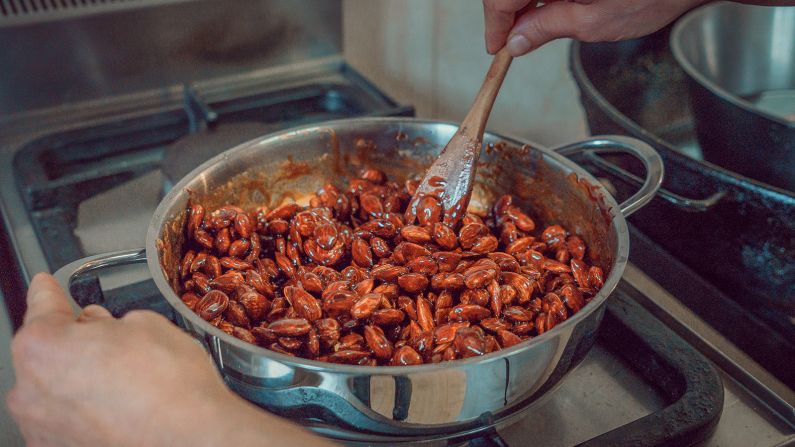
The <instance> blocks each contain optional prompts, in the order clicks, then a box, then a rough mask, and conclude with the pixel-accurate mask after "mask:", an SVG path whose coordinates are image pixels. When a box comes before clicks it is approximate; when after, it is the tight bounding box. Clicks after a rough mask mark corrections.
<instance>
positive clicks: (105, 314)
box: [77, 304, 113, 322]
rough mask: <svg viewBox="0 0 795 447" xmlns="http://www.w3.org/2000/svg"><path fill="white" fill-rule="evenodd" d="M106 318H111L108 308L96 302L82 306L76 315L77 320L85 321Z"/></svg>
mask: <svg viewBox="0 0 795 447" xmlns="http://www.w3.org/2000/svg"><path fill="white" fill-rule="evenodd" d="M106 318H113V315H111V314H110V311H108V309H105V308H104V307H102V306H99V305H96V304H90V305H88V306H86V307H84V308H83V310H82V311H81V312H80V315H78V316H77V321H79V322H85V321H94V320H102V319H106Z"/></svg>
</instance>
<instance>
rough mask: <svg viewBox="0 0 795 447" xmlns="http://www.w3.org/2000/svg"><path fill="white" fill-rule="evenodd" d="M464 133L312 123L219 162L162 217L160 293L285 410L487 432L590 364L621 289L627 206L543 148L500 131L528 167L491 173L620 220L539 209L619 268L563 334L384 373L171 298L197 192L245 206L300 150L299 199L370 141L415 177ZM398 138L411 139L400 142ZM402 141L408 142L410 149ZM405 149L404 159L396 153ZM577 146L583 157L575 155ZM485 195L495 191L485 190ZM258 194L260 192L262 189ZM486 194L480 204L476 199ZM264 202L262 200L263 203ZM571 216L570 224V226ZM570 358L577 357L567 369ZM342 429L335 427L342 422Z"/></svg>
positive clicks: (450, 128)
mask: <svg viewBox="0 0 795 447" xmlns="http://www.w3.org/2000/svg"><path fill="white" fill-rule="evenodd" d="M455 131H456V126H455V125H452V124H446V123H437V122H428V121H419V120H407V119H386V118H382V119H374V118H370V119H356V120H345V121H335V122H329V123H324V124H322V125H318V126H307V127H304V128H299V129H296V130H292V131H288V132H282V133H277V134H272V135H270V136H267V137H264V138H262V139H258V140H255V141H252V142H249V143H246V144H243V145H241V146H238V147H236V148H234V149H231V150H229V151H227V152H225V153H223V154H220V155H219V156H216V157H215V158H213V159H211V160H209V161H207V162H206V163H204V164H203V165H202V166H200V167H199V168H197V169H196V170H195V171H193V172H192V173H191V174H189V175H188V176H186V177H185V178H184V179H183V180H182V181H180V182H179V183H178V184H177V185H176V186H175V188H174V189H173V190H172V191H171V192H169V194H168V195H167V196H166V197H165V198H164V199H163V201H162V202H161V204H160V206H159V207H158V209H157V210H156V211H155V214H154V216H153V218H152V221H151V224H150V227H149V231H148V236H147V248H146V253H147V259H148V264H149V269H150V272H151V273H152V275H153V277H154V280H155V283H156V284H157V286H158V289H159V290H160V292H161V293H162V294H163V295H164V296H165V298H166V300H167V301H168V302H169V303H170V304H171V306H172V307H173V308H174V309H176V310H177V312H178V314H179V317H178V320H179V321H180V323H181V325H182V326H183V327H185V328H186V329H187V330H188V331H189V332H191V333H192V334H194V336H196V337H197V338H198V339H200V340H204V342H205V345H206V346H207V347H208V349H209V350H210V351H211V352H212V354H213V357H214V358H215V360H216V363H217V365H218V367H219V369H220V370H221V372H222V374H223V375H224V376H225V378H226V379H227V382H228V383H229V384H230V386H231V387H232V388H233V389H235V390H236V391H238V392H239V393H241V394H242V395H244V396H245V397H247V398H249V399H250V400H253V401H255V402H257V403H260V404H262V405H265V406H266V407H269V408H271V409H274V410H277V411H288V410H291V409H292V408H293V407H296V406H305V402H306V400H305V399H307V397H306V396H307V395H312V396H314V398H312V401H313V403H314V404H315V405H316V406H325V407H326V408H327V409H328V410H329V411H330V412H331V413H332V414H336V415H337V416H338V417H339V418H340V419H341V420H340V421H336V424H340V423H341V422H342V421H344V422H345V423H347V424H349V426H353V428H354V429H358V430H363V429H364V430H370V431H374V432H380V433H382V434H392V435H398V434H399V435H405V434H408V433H412V432H414V433H419V432H421V433H433V432H435V433H446V432H447V433H449V432H456V431H461V430H465V429H467V428H471V427H478V426H482V425H483V424H482V423H480V422H479V421H478V418H479V417H480V416H481V415H482V414H484V413H486V412H491V413H493V414H494V416H495V418H496V419H497V420H499V419H500V418H501V417H504V416H506V415H509V414H510V413H511V412H512V410H515V409H516V408H523V407H525V406H527V405H528V404H530V403H532V402H534V401H536V400H537V399H538V398H539V397H540V395H543V393H544V391H546V390H548V389H549V388H551V387H553V386H554V385H555V384H556V383H557V382H558V381H559V380H560V379H561V378H562V377H563V376H564V375H565V374H566V372H568V371H569V370H570V369H571V368H573V367H574V366H576V365H577V364H578V363H579V362H580V361H581V358H576V357H572V353H573V352H574V351H575V350H576V351H578V352H585V351H587V348H588V347H590V345H592V344H593V342H594V335H595V331H596V329H597V327H598V325H599V322H600V321H601V316H602V314H603V311H604V303H605V299H606V298H607V296H608V295H609V293H610V291H612V289H613V288H614V287H615V285H616V284H617V282H618V280H619V278H620V276H621V272H622V271H623V267H624V265H625V263H626V258H627V253H628V236H627V230H626V224H625V222H624V219H623V216H622V215H621V214H620V211H619V209H620V207H619V206H618V205H617V204H616V203H615V202H614V201H613V199H612V198H611V197H610V196H609V194H607V193H606V191H605V190H604V189H603V188H602V187H601V186H600V185H599V184H598V182H596V180H594V179H593V178H592V177H590V175H589V174H587V173H586V172H585V171H583V170H582V169H580V168H579V167H577V166H576V165H575V164H574V163H572V162H570V161H568V160H567V159H566V158H564V157H562V156H560V155H557V154H555V153H554V152H551V151H548V150H545V149H540V148H536V147H531V148H530V149H529V151H530V152H527V153H524V154H522V153H521V152H520V151H519V149H518V148H519V147H520V146H523V143H522V142H519V141H515V140H510V139H504V138H501V137H499V136H496V135H493V134H489V135H487V136H486V137H485V138H484V143H485V144H493V143H497V142H500V141H504V142H506V143H507V144H508V145H509V146H516V149H514V150H513V151H515V154H514V156H521V157H522V161H521V162H520V163H517V161H518V160H512V159H513V156H510V155H511V153H509V152H506V153H503V154H500V155H499V156H495V155H494V154H493V153H492V154H490V155H487V156H486V157H485V162H486V163H487V165H489V164H490V165H492V166H491V167H492V168H493V169H499V168H501V167H502V168H507V169H510V170H511V171H513V172H517V171H518V172H520V175H524V176H525V177H523V178H526V179H528V178H529V179H530V183H529V185H525V187H526V188H527V187H529V188H531V190H532V192H535V193H536V194H530V196H531V197H535V198H536V199H538V196H539V194H537V193H538V192H539V191H543V190H547V191H555V192H556V193H557V194H559V195H563V196H566V197H567V198H568V200H567V209H569V208H571V209H577V208H578V207H579V208H580V210H579V211H580V213H581V214H582V216H578V218H583V217H584V216H585V215H586V214H592V213H594V212H595V213H596V214H597V215H599V216H600V217H602V216H604V215H609V216H610V219H609V222H607V221H605V220H604V218H601V219H598V218H597V219H595V220H596V221H597V222H594V221H593V220H594V219H592V220H591V222H589V223H588V224H583V222H577V221H575V220H572V219H573V218H572V217H571V216H565V215H563V213H562V212H561V211H560V210H557V211H558V212H557V214H556V213H555V211H556V210H554V209H551V208H549V207H546V206H545V205H543V204H541V203H539V202H536V203H534V205H535V206H536V209H537V210H539V212H542V214H544V213H546V215H547V216H549V215H550V214H551V215H553V216H555V217H556V218H557V219H559V221H561V222H562V223H564V224H566V225H567V226H568V227H570V228H572V229H573V230H574V231H576V232H578V233H579V234H583V236H584V237H585V238H586V240H587V241H588V242H589V243H590V246H591V253H592V256H593V257H595V258H596V259H599V258H601V262H602V263H603V264H604V265H603V268H605V269H606V271H609V274H608V277H607V280H606V282H605V286H604V288H603V289H602V291H600V293H599V294H598V295H597V296H596V297H595V298H594V299H593V300H592V301H591V303H589V305H588V306H586V308H584V309H583V310H582V311H580V312H579V313H577V314H575V315H574V316H572V317H571V318H570V319H568V320H567V321H566V322H564V323H562V324H560V325H558V326H557V327H555V329H554V330H551V331H549V332H547V333H545V334H543V335H541V336H538V337H536V338H534V339H533V340H531V341H528V342H526V343H523V344H521V345H518V346H516V347H513V348H510V349H506V350H503V351H500V352H499V353H494V354H491V355H487V356H484V357H481V358H476V359H468V360H461V361H457V362H453V363H449V364H437V365H422V366H413V367H402V368H401V367H379V368H378V369H377V370H375V371H374V370H371V369H368V368H362V367H355V366H347V365H331V364H327V363H321V362H315V361H311V360H305V359H295V358H291V357H287V356H283V355H280V354H278V353H275V352H272V351H268V350H265V349H263V348H259V347H256V346H253V345H250V344H248V343H245V342H242V341H240V340H238V339H236V338H234V337H231V336H229V335H227V334H225V333H224V332H222V331H220V330H218V329H217V328H215V327H214V326H212V325H210V324H208V323H207V322H205V321H204V320H202V319H201V318H199V317H198V316H197V315H195V314H194V313H193V312H191V311H190V310H189V309H188V308H187V307H185V305H184V304H183V303H182V301H181V300H180V299H179V297H178V296H177V295H176V293H174V291H173V290H172V287H173V286H174V284H173V283H172V282H171V280H170V279H169V278H173V273H174V272H173V269H174V265H175V264H176V262H175V259H174V256H177V257H178V256H179V253H180V239H181V232H180V231H178V230H177V231H176V232H175V230H172V228H182V227H181V225H180V224H179V222H180V219H182V218H183V217H184V209H185V206H186V203H187V200H188V193H187V191H188V190H190V191H192V194H193V197H194V199H195V200H200V201H202V202H207V201H210V203H212V201H213V200H215V201H219V200H227V199H228V198H229V197H234V198H235V199H237V200H241V201H243V202H245V200H246V196H247V195H248V194H249V193H246V191H245V189H243V188H241V187H240V186H239V185H242V184H245V182H247V181H250V180H251V179H253V178H256V176H261V175H262V174H263V173H265V175H266V176H269V177H273V173H274V172H276V171H275V170H278V168H277V166H279V164H281V163H283V162H284V160H285V155H284V154H285V153H290V154H291V155H292V157H293V161H291V163H293V162H299V163H309V162H310V161H314V162H315V163H316V166H315V172H313V175H312V176H311V177H310V178H306V179H300V180H299V181H298V182H287V185H279V186H280V187H281V188H287V189H289V190H290V191H292V192H291V195H292V196H293V197H295V192H296V191H301V192H304V193H311V192H312V191H314V190H315V189H316V188H317V187H318V186H320V185H321V184H322V183H323V182H325V181H330V180H332V179H334V178H339V175H340V174H342V173H341V172H336V173H335V172H333V170H334V169H344V170H345V173H347V174H353V173H354V172H355V170H356V169H358V168H357V167H356V166H344V167H343V166H340V164H341V160H342V159H341V158H339V157H343V158H345V157H346V156H349V157H355V153H354V148H355V147H356V144H355V143H354V142H355V141H356V140H359V139H365V140H371V141H373V142H374V144H375V146H374V147H375V148H378V149H379V150H377V151H375V152H374V153H370V154H368V161H367V163H368V164H369V163H372V164H375V165H376V166H380V167H382V168H384V169H386V170H387V172H388V173H389V170H390V169H391V170H394V169H396V168H398V167H399V166H400V165H401V164H403V165H404V166H403V168H404V169H407V170H408V171H410V172H411V171H414V172H416V169H417V168H416V163H417V161H418V160H420V161H423V160H424V161H426V162H427V159H428V158H429V157H430V156H432V155H433V154H434V153H438V151H439V150H440V149H441V147H442V145H443V144H444V143H446V142H447V141H448V140H449V137H450V135H452V134H453V133H454V132H455ZM398 134H401V135H404V136H405V137H406V138H401V139H398V138H395V137H396V136H397V135H398ZM399 140H403V141H405V143H403V144H402V145H401V143H400V141H399ZM629 143H630V140H622V141H621V142H620V143H618V144H619V145H626V144H629ZM590 144H591V143H586V144H585V145H584V147H586V148H587V147H590V146H589V145H590ZM601 144H602V145H604V144H606V140H605V139H603V140H601ZM329 145H331V151H329ZM396 145H397V146H398V148H397V150H396V154H397V156H396V155H395V154H394V153H391V152H393V151H390V149H392V148H393V147H394V146H396ZM566 150H567V151H568V152H574V151H575V150H576V147H574V146H572V147H568V148H567V149H566ZM513 151H512V152H513ZM635 153H638V154H642V155H643V156H644V157H645V158H644V161H645V162H646V163H647V164H648V166H649V176H650V177H651V178H652V179H653V180H652V181H651V185H652V186H650V187H648V188H647V189H646V191H645V193H646V194H647V195H653V194H654V192H655V191H656V187H657V186H658V185H659V182H660V180H661V175H662V166H661V164H660V163H659V159H656V160H655V159H654V155H655V154H654V153H653V151H651V152H648V151H646V150H637V151H635ZM335 154H336V155H335ZM346 154H347V155H346ZM379 154H386V156H385V157H386V158H384V159H383V160H382V161H381V162H380V163H379V162H378V161H373V160H374V159H375V160H377V159H378V156H379ZM382 156H383V155H382ZM334 157H337V159H336V160H335V159H334ZM387 160H388V161H387ZM318 161H320V164H319V165H317V162H318ZM386 163H388V165H387V164H386ZM354 164H356V163H354ZM517 168H518V169H517ZM324 169H325V170H324ZM482 172H483V171H482ZM542 173H543V175H542ZM570 174H575V175H576V177H575V179H576V178H578V179H579V180H578V181H576V182H573V183H572V177H571V176H570ZM252 175H253V176H254V177H252ZM536 176H537V178H534V177H536ZM324 177H326V178H325V179H324ZM480 181H481V182H482V181H483V180H482V179H480ZM509 181H510V180H509ZM583 182H584V183H583ZM586 185H590V186H588V187H586V188H585V190H583V189H580V188H578V186H586ZM270 186H271V189H269V193H270V194H276V193H277V192H278V190H277V189H274V188H272V187H273V185H270ZM512 186H513V188H516V187H519V185H518V184H517V185H494V184H493V185H490V187H491V188H494V191H492V194H500V193H501V191H506V190H511V191H512V192H513V193H515V194H518V193H517V192H516V191H515V190H514V189H512ZM219 190H220V191H219ZM479 194H480V195H481V196H482V195H484V194H488V193H487V192H485V191H481V192H480V193H479ZM252 195H255V196H256V193H253V194H252ZM475 196H476V197H478V192H477V191H476V194H475ZM591 197H601V201H600V203H598V204H595V203H594V201H593V199H592V198H591ZM647 199H648V197H633V199H632V202H631V203H629V204H628V206H630V207H636V206H637V205H638V203H641V202H643V201H644V200H647ZM254 200H256V199H254ZM259 200H262V199H261V196H260V199H259ZM277 202H278V200H277ZM594 205H596V207H594ZM584 209H587V210H590V211H588V212H586V211H583V210H584ZM567 219H568V220H569V222H566V221H567ZM589 225H590V226H593V228H591V227H589ZM605 227H609V228H605ZM596 234H599V235H600V237H601V238H604V239H605V240H603V241H601V244H600V243H599V241H595V240H593V239H594V237H597V236H596ZM589 239H590V240H589ZM605 243H606V244H607V245H606V246H605ZM135 256H136V254H135V253H126V254H117V255H116V258H117V259H120V260H130V259H132V258H131V257H135ZM91 262H92V264H91V265H93V266H98V265H99V264H101V263H102V262H107V261H100V260H99V259H93V260H92V261H91ZM78 264H80V263H79V262H76V263H74V264H71V265H70V266H68V268H69V269H74V268H75V267H76V265H78ZM161 266H163V267H161ZM81 268H82V269H85V268H87V267H80V266H79V265H78V266H77V269H81ZM89 268H90V267H89ZM65 270H66V269H65ZM57 275H58V276H59V278H61V280H62V281H63V283H64V285H65V286H66V288H67V289H68V283H69V280H68V279H67V278H71V277H72V272H71V271H69V270H66V271H59V272H57ZM583 348H585V349H583ZM562 358H565V359H566V361H565V362H563V363H560V362H561V359H562ZM362 387H364V388H366V389H367V390H368V391H367V393H366V394H367V396H366V397H365V396H363V395H362ZM398 388H402V392H404V393H408V395H407V396H406V399H407V401H405V402H397V401H396V398H395V393H396V391H399V390H398ZM484 396H489V398H484ZM400 407H404V408H406V409H408V411H407V413H406V414H403V415H402V416H401V411H400ZM332 425H335V423H334V422H332ZM348 428H350V427H348ZM345 431H346V430H345V429H340V430H337V431H335V435H337V436H340V437H344V436H345Z"/></svg>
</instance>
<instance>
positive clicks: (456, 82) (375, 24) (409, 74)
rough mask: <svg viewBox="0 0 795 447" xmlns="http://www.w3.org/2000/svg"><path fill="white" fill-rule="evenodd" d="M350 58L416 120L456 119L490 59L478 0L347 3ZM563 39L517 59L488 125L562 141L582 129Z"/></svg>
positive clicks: (535, 138)
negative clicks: (414, 113) (406, 105)
mask: <svg viewBox="0 0 795 447" xmlns="http://www.w3.org/2000/svg"><path fill="white" fill-rule="evenodd" d="M343 17H344V19H343V32H344V40H343V42H344V49H345V57H346V58H347V60H348V61H349V62H350V63H351V64H352V65H353V66H354V67H356V68H357V69H359V70H360V71H361V72H362V73H364V74H365V75H366V76H367V77H369V78H370V79H372V80H373V81H374V82H375V83H376V84H378V85H379V86H380V87H381V88H383V89H385V90H386V91H387V92H388V93H389V94H390V95H392V96H393V97H394V98H395V99H396V100H398V101H399V102H402V103H411V104H413V105H414V106H415V107H416V108H417V115H418V116H420V117H428V118H439V119H448V120H457V121H460V120H461V119H462V118H463V116H464V115H465V114H466V111H467V109H468V108H469V106H470V103H471V101H472V99H473V97H474V95H475V93H476V92H477V89H478V87H479V86H480V82H481V81H482V79H483V75H484V74H485V73H486V69H487V67H488V65H489V63H490V60H491V57H490V56H489V55H487V54H486V51H485V49H484V43H483V11H482V6H481V2H480V1H478V0H345V2H344V14H343ZM568 46H569V42H568V41H563V40H561V41H557V42H553V43H550V44H548V45H546V46H544V47H542V48H541V49H539V50H537V51H535V52H534V53H533V54H531V55H529V56H525V57H522V58H519V59H516V60H515V61H514V62H513V65H512V66H511V70H510V71H509V73H508V76H507V78H506V80H505V84H504V85H503V88H502V91H501V92H500V96H499V97H498V98H497V102H496V104H495V106H494V111H493V112H492V116H491V119H490V121H489V129H492V130H495V131H498V132H503V133H505V134H508V135H515V136H520V137H524V138H528V139H531V140H533V141H536V142H538V143H542V144H546V145H554V144H560V143H563V142H566V141H571V140H573V139H577V138H581V137H583V136H585V135H586V134H587V127H586V125H585V121H584V116H583V112H582V109H581V108H580V105H579V99H578V92H577V89H576V85H575V84H574V81H573V80H572V79H571V76H570V75H569V72H568V68H567V57H568Z"/></svg>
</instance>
